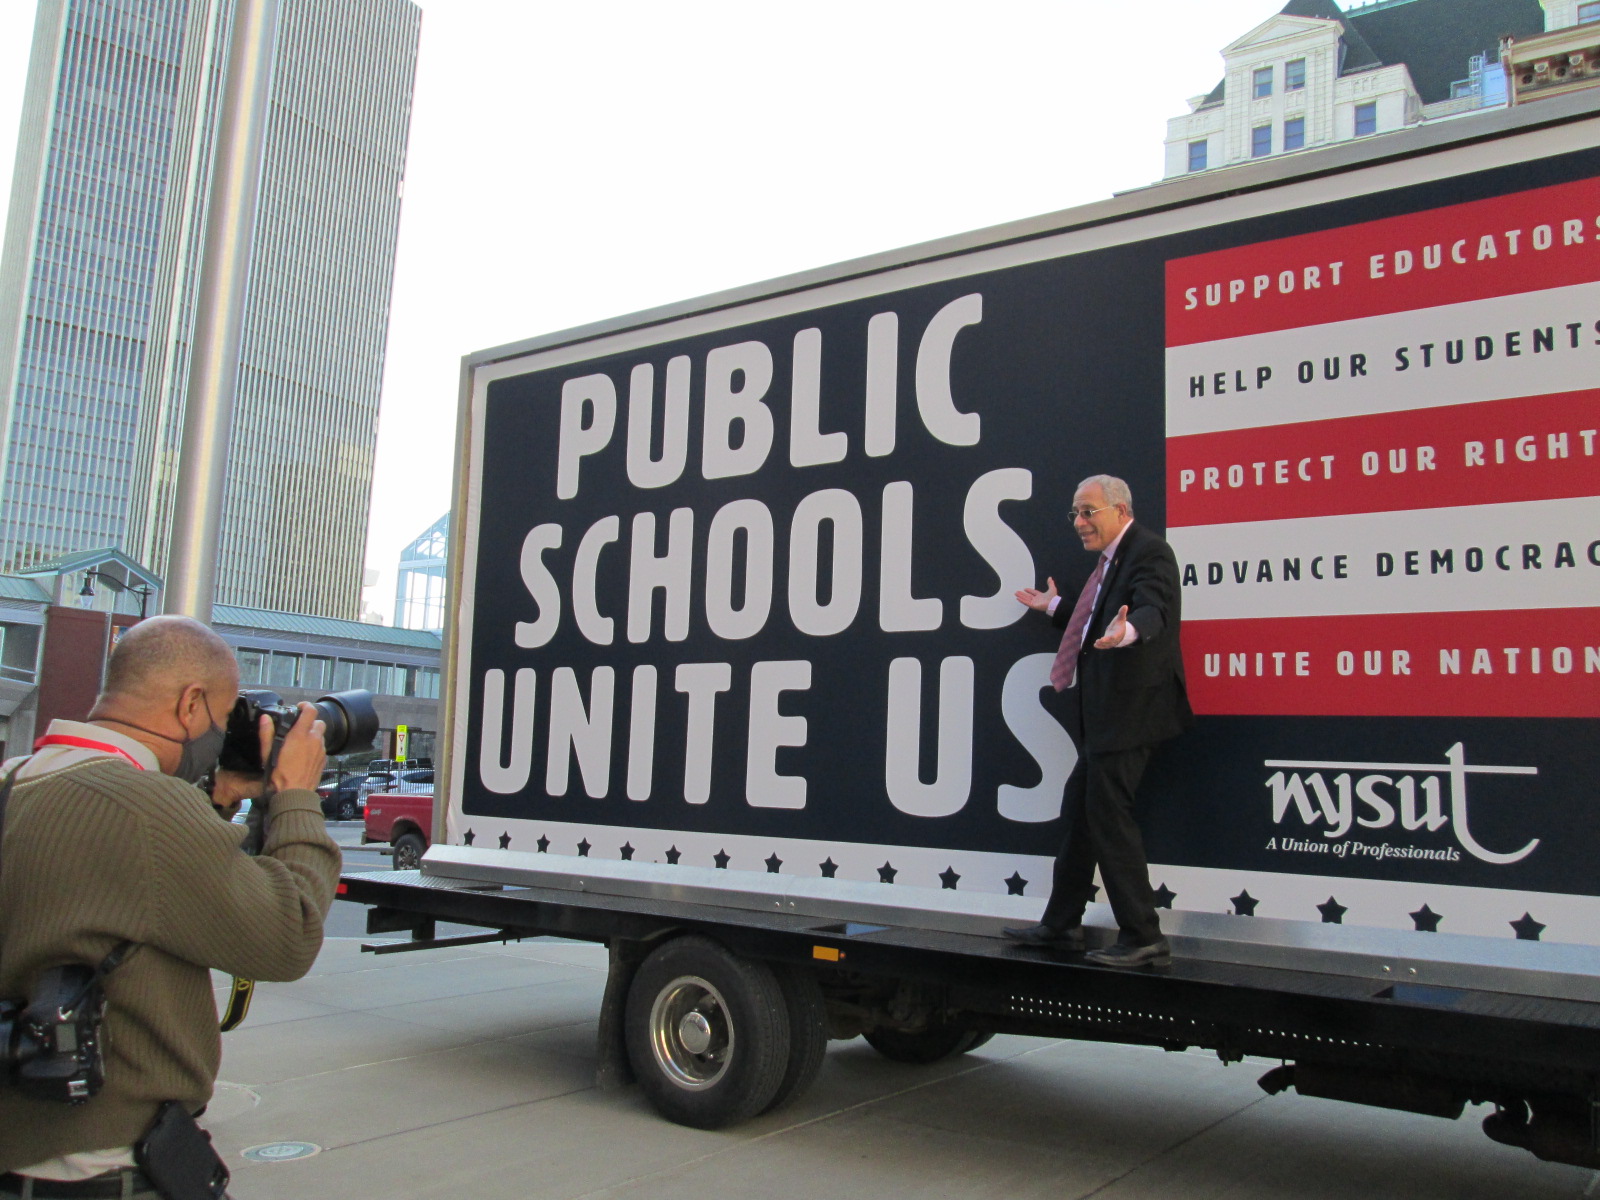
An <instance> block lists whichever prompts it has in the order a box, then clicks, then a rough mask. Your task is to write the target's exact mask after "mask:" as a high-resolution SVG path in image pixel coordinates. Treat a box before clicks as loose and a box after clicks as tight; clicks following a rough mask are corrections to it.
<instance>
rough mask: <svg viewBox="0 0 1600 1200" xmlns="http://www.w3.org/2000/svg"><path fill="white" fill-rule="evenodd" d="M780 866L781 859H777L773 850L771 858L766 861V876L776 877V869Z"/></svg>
mask: <svg viewBox="0 0 1600 1200" xmlns="http://www.w3.org/2000/svg"><path fill="white" fill-rule="evenodd" d="M781 866H783V859H781V858H779V857H778V852H777V851H776V850H774V851H773V852H772V857H771V858H769V859H767V874H768V875H776V874H777V873H778V868H779V867H781Z"/></svg>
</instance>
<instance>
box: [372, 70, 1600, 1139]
mask: <svg viewBox="0 0 1600 1200" xmlns="http://www.w3.org/2000/svg"><path fill="white" fill-rule="evenodd" d="M1596 110H1597V105H1596V103H1595V100H1594V98H1593V94H1592V93H1591V94H1590V96H1589V97H1587V98H1586V97H1582V96H1575V97H1568V98H1566V99H1565V100H1563V101H1560V102H1557V101H1551V102H1549V104H1548V105H1540V106H1532V107H1522V108H1518V109H1515V110H1512V111H1509V112H1504V113H1500V114H1494V115H1490V116H1485V117H1481V118H1479V119H1476V120H1474V121H1470V122H1459V123H1456V124H1455V125H1454V126H1453V127H1446V128H1438V127H1429V128H1427V129H1422V130H1416V131H1411V132H1408V133H1402V134H1395V135H1392V136H1387V137H1384V138H1382V139H1374V140H1373V141H1371V142H1366V143H1362V144H1357V145H1351V146H1344V147H1340V148H1336V149H1330V150H1325V151H1319V152H1317V153H1314V154H1308V155H1300V156H1291V157H1288V158H1285V159H1282V160H1280V161H1278V162H1274V163H1269V164H1263V165H1260V166H1252V167H1248V168H1241V169H1237V170H1230V171H1227V172H1220V173H1217V174H1215V175H1209V176H1200V177H1196V178H1193V179H1188V180H1183V181H1179V182H1176V183H1171V184H1165V185H1161V186H1157V187H1153V188H1149V189H1145V190H1143V191H1141V192H1138V193H1135V194H1131V195H1128V196H1124V197H1120V198H1118V199H1116V200H1113V201H1110V202H1107V203H1105V204H1099V205H1093V206H1089V207H1087V208H1083V209H1078V210H1073V211H1069V212H1066V213H1061V214H1056V215H1054V216H1052V217H1048V218H1041V219H1039V220H1037V221H1031V222H1023V223H1019V224H1017V225H1013V226H1006V227H1002V228H999V229H995V230H989V231H985V232H983V233H979V234H974V235H970V236H967V237H962V238H956V239H952V240H950V241H947V242H942V243H934V244H931V245H927V246H921V247H916V248H913V249H911V250H908V251H903V252H899V253H895V254H890V255H885V256H883V257H882V258H879V259H871V260H865V261H861V262H855V263H850V264H846V265H844V266H841V267H837V268H833V269H830V270H826V271H821V272H817V273H815V274H813V275H808V276H801V277H796V278H791V279H786V280H780V281H778V282H776V283H773V284H769V285H764V286H759V287H753V288H750V289H747V290H744V291H739V292H734V293H729V294H724V295H720V296H715V297H712V298H710V299H708V300H704V301H699V302H694V303H689V304H684V305H681V306H677V307H674V308H669V309H664V310H659V311H657V312H652V313H646V314H643V315H641V316H638V317H634V318H626V319H621V320H617V321H613V322H608V323H605V324H603V325H599V326H595V327H591V328H587V329H581V330H578V331H575V332H573V333H570V334H565V335H557V336H552V337H546V338H541V339H537V340H535V341H532V342H528V343H525V344H520V345H515V346H510V347H505V348H502V349H499V350H493V351H488V352H484V353H481V354H475V355H472V356H470V357H469V358H468V359H467V360H466V363H465V368H464V386H463V409H462V423H461V432H460V439H461V456H460V462H459V467H458V471H459V474H458V495H457V507H456V510H455V511H456V514H457V518H456V523H455V528H454V530H453V536H454V539H455V541H454V545H453V550H452V554H453V559H452V563H453V566H452V571H453V578H454V582H455V587H456V592H455V601H456V603H455V612H456V621H455V624H454V626H453V628H452V629H451V631H450V650H449V654H448V660H449V661H448V667H449V682H448V689H447V695H448V722H447V723H448V746H449V750H448V763H447V769H446V771H445V773H444V776H443V778H444V779H445V781H446V782H445V785H444V792H443V795H444V797H445V800H446V803H445V804H442V805H441V809H442V813H441V817H442V823H441V828H439V829H438V830H437V831H436V836H435V839H434V841H435V844H434V845H433V846H431V847H430V849H429V851H428V853H427V855H426V857H425V859H424V860H423V862H422V864H421V870H420V874H417V873H412V872H396V873H394V874H393V875H392V876H388V877H383V878H374V877H373V876H370V875H368V876H360V877H357V876H351V877H349V878H348V879H347V880H346V882H345V886H346V890H347V894H348V897H349V898H350V899H353V900H360V901H362V902H365V903H369V904H372V905H374V906H375V907H374V908H373V910H372V912H371V914H370V916H369V928H371V930H372V931H373V932H395V931H406V930H409V931H410V932H411V933H412V935H413V940H412V941H411V942H401V943H396V944H390V945H388V946H385V947H383V949H385V950H389V951H392V950H396V949H402V948H413V947H417V948H421V947H425V946H428V945H434V944H438V941H439V939H435V938H434V937H433V936H432V935H433V923H434V921H435V920H436V919H439V918H448V919H450V920H456V921H465V922H468V923H472V924H478V925H482V926H485V927H488V928H490V929H495V930H499V931H500V933H497V934H486V935H483V936H484V937H495V936H502V935H504V936H520V935H527V934H535V933H546V934H550V933H555V934H564V935H567V936H574V937H582V938H590V939H594V940H601V941H605V942H607V943H608V944H609V945H610V947H611V958H612V974H611V979H610V984H609V986H608V991H607V998H606V1001H605V1005H604V1011H603V1012H602V1014H601V1040H602V1051H603V1058H604V1062H605V1066H604V1067H603V1068H602V1071H603V1074H604V1075H605V1076H606V1077H607V1078H611V1079H626V1078H630V1077H636V1078H637V1079H638V1080H639V1082H640V1083H641V1084H642V1085H643V1086H645V1087H646V1089H647V1090H648V1092H649V1094H650V1096H651V1098H652V1100H653V1101H654V1102H655V1103H656V1104H657V1106H658V1107H659V1108H660V1109H661V1110H662V1111H663V1112H665V1113H666V1114H667V1115H669V1116H670V1117H672V1118H673V1119H676V1120H680V1121H685V1122H688V1123H692V1124H699V1125H718V1124H726V1123H728V1122H730V1121H734V1120H738V1119H741V1118H743V1117H746V1116H749V1115H751V1114H753V1113H756V1112H760V1111H763V1110H764V1109H767V1108H770V1107H772V1106H773V1105H774V1104H777V1103H780V1102H782V1101H783V1100H785V1099H787V1098H789V1097H790V1096H792V1095H794V1094H796V1093H797V1092H798V1091H799V1090H800V1089H801V1088H803V1087H804V1086H805V1085H806V1084H807V1083H809V1081H810V1077H811V1076H812V1075H813V1074H814V1073H815V1070H816V1067H817V1064H818V1063H819V1062H820V1061H821V1057H822V1053H823V1049H824V1047H825V1043H826V1040H827V1037H828V1036H829V1035H830V1034H831V1035H832V1036H835V1037H840V1036H852V1035H855V1034H859V1033H865V1035H866V1036H867V1037H868V1039H869V1040H870V1041H871V1042H872V1044H873V1045H874V1046H876V1047H877V1048H878V1049H880V1050H882V1051H883V1052H884V1053H885V1054H888V1055H890V1056H891V1057H895V1058H901V1059H905V1060H908V1061H932V1060H933V1059H935V1058H938V1057H941V1056H944V1055H948V1054H953V1053H959V1052H962V1051H965V1050H968V1049H971V1048H972V1047H973V1046H974V1045H975V1044H977V1043H978V1042H979V1041H981V1040H982V1039H983V1038H984V1037H985V1036H987V1035H988V1034H990V1033H993V1032H996V1031H1005V1032H1021V1033H1038V1034H1049V1035H1056V1036H1066V1037H1076V1038H1092V1039H1099V1040H1113V1041H1124V1042H1137V1043H1147V1044H1159V1045H1163V1046H1167V1047H1169V1048H1174V1049H1177V1048H1183V1047H1188V1046H1201V1047H1206V1048H1210V1049H1215V1050H1216V1051H1217V1053H1218V1055H1219V1057H1221V1058H1222V1059H1223V1060H1224V1061H1232V1060H1236V1059H1238V1058H1240V1057H1241V1056H1243V1055H1247V1054H1248V1055H1258V1056H1265V1057H1270V1058H1276V1059H1281V1060H1282V1061H1283V1065H1282V1066H1279V1067H1277V1068H1275V1069H1273V1070H1272V1071H1270V1072H1269V1073H1268V1074H1267V1075H1266V1076H1264V1077H1263V1080H1262V1083H1263V1086H1264V1087H1266V1088H1267V1089H1268V1090H1269V1091H1278V1090H1282V1089H1283V1088H1285V1087H1289V1086H1294V1087H1295V1088H1297V1089H1298V1090H1299V1091H1301V1092H1303V1093H1308V1094H1313V1095H1321V1096H1331V1097H1335V1098H1340V1099H1346V1100H1351V1101H1356V1102H1362V1103H1369V1104H1377V1105H1384V1106H1389V1107H1394V1108H1402V1109H1409V1110H1412V1111H1419V1112H1428V1113H1434V1114H1437V1115H1440V1116H1446V1117H1454V1116H1457V1115H1459V1114H1460V1113H1461V1112H1462V1111H1463V1108H1464V1105H1465V1104H1466V1103H1468V1102H1475V1103H1489V1104H1492V1105H1493V1106H1494V1107H1493V1110H1492V1111H1491V1112H1490V1113H1489V1115H1488V1116H1487V1118H1486V1120H1485V1128H1486V1130H1487V1131H1488V1132H1489V1133H1490V1134H1491V1135H1492V1136H1494V1137H1496V1138H1497V1139H1499V1140H1501V1141H1504V1142H1508V1143H1511V1144H1513V1145H1520V1146H1524V1147H1526V1148H1528V1149H1530V1150H1532V1151H1533V1152H1534V1153H1536V1154H1538V1155H1540V1156H1542V1157H1548V1158H1554V1159H1557V1160H1561V1161H1567V1162H1573V1163H1579V1164H1586V1165H1590V1166H1595V1165H1600V1082H1597V1081H1600V950H1597V943H1600V899H1597V895H1600V887H1597V883H1600V872H1597V870H1596V867H1595V849H1596V847H1597V845H1600V803H1597V798H1596V780H1597V779H1600V738H1597V736H1596V735H1597V734H1600V723H1597V721H1596V718H1597V717H1600V447H1597V445H1596V438H1597V436H1600V435H1597V430H1600V390H1597V388H1596V383H1597V381H1600V150H1597V149H1596V146H1597V145H1600V137H1597V133H1600V119H1597V116H1596ZM1100 472H1108V473H1111V474H1115V475H1120V476H1122V477H1123V478H1125V479H1126V480H1127V481H1128V483H1129V484H1130V486H1131V489H1132V493H1133V500H1134V512H1135V517H1136V519H1137V520H1138V521H1141V522H1145V523H1147V524H1148V525H1150V526H1152V527H1153V528H1156V529H1158V530H1162V531H1164V532H1165V534H1166V536H1167V537H1168V539H1169V540H1170V542H1171V544H1172V546H1173V548H1174V550H1175V551H1176V553H1177V556H1178V559H1179V563H1180V568H1181V571H1182V585H1183V586H1182V606H1183V625H1182V639H1183V649H1184V660H1185V664H1186V671H1187V678H1188V689H1189V695H1190V699H1191V701H1192V703H1193V706H1194V708H1195V710H1196V712H1197V714H1199V719H1198V722H1197V724H1196V726H1195V727H1194V728H1193V729H1192V730H1191V731H1190V732H1189V733H1187V734H1186V735H1184V736H1183V737H1181V738H1179V739H1178V740H1176V741H1174V742H1171V743H1168V744H1167V745H1166V746H1164V747H1163V748H1162V749H1161V750H1160V751H1159V752H1158V754H1157V755H1156V757H1155V759H1154V761H1153V763H1152V765H1151V767H1150V770H1149V772H1148V774H1147V776H1146V779H1145V782H1144V785H1143V787H1142V789H1141V793H1140V797H1141V806H1142V825H1143V828H1144V830H1145V836H1146V845H1147V849H1148V853H1149V859H1150V862H1151V864H1152V865H1151V881H1152V883H1153V884H1154V885H1155V886H1156V888H1157V895H1158V899H1159V901H1160V903H1161V904H1162V906H1163V907H1164V909H1166V910H1167V911H1165V912H1164V913H1163V924H1164V927H1165V929H1166V930H1167V931H1168V932H1169V934H1170V936H1171V938H1172V940H1173V943H1174V947H1175V951H1176V958H1175V961H1174V963H1173V965H1172V967H1171V968H1170V969H1167V970H1161V971H1149V970H1147V971H1137V972H1117V971H1111V970H1107V969H1104V968H1098V967H1095V966H1093V965H1089V964H1086V963H1085V962H1084V961H1083V960H1082V959H1081V958H1078V957H1073V956H1068V955H1061V956H1057V955H1054V954H1052V953H1050V952H1046V951H1040V950H1033V949H1028V948H1025V947H1018V946H1014V945H1011V944H1008V943H1007V942H1006V941H1005V940H1004V939H1003V938H1002V937H1001V936H1000V928H1001V926H1002V925H1004V924H1008V923H1009V924H1016V923H1025V922H1028V921H1032V920H1035V919H1037V917H1038V914H1039V912H1040V910H1041V908H1042V905H1043V902H1044V898H1045V895H1046V894H1047V892H1048V888H1049V881H1050V864H1051V858H1052V856H1053V854H1054V851H1055V849H1056V848H1057V845H1058V843H1059V841H1060V838H1061V831H1060V825H1061V822H1060V819H1059V818H1060V812H1061V801H1062V788H1063V784H1064V782H1065V780H1066V778H1067V774H1068V772H1069V771H1070V769H1071V767H1072V765H1073V763H1074V761H1075V750H1074V747H1073V744H1072V742H1071V740H1070V739H1069V738H1068V736H1067V735H1066V733H1065V732H1064V731H1063V729H1062V726H1061V724H1060V722H1059V720H1058V705H1059V704H1060V703H1061V697H1059V696H1058V695H1057V694H1056V693H1055V692H1054V691H1053V690H1052V689H1051V688H1050V686H1049V679H1048V676H1049V668H1050V663H1051V660H1052V657H1053V653H1054V650H1055V642H1056V640H1057V638H1058V636H1059V635H1058V633H1057V632H1055V631H1054V630H1053V629H1052V628H1051V627H1050V626H1049V625H1048V623H1046V622H1043V621H1040V620H1039V619H1038V618H1037V617H1032V616H1029V615H1028V613H1027V612H1026V610H1025V609H1024V608H1023V606H1022V605H1020V604H1018V602H1017V601H1016V600H1015V599H1014V597H1013V593H1014V592H1015V591H1016V590H1017V589H1018V588H1021V587H1025V586H1039V585H1042V583H1043V581H1044V578H1045V577H1046V576H1054V577H1055V578H1056V579H1057V581H1058V582H1059V583H1060V585H1061V590H1062V592H1063V594H1065V595H1066V596H1068V597H1071V596H1073V595H1075V594H1076V592H1077V590H1078V588H1079V587H1080V586H1081V585H1082V583H1083V581H1084V579H1085V577H1086V576H1087V574H1088V572H1089V570H1090V568H1091V566H1092V562H1091V561H1090V560H1091V556H1090V555H1087V554H1084V553H1083V552H1082V551H1081V549H1079V548H1078V547H1077V545H1076V539H1075V538H1073V537H1072V536H1071V528H1070V521H1069V518H1068V516H1067V513H1068V510H1069V507H1070V502H1071V498H1072V494H1073V491H1074V488H1075V486H1076V484H1077V483H1078V481H1080V480H1081V479H1083V478H1085V477H1087V476H1089V475H1093V474H1097V473H1100ZM1089 924H1090V925H1091V927H1100V928H1099V929H1098V930H1097V929H1094V928H1092V929H1091V940H1094V936H1095V935H1096V933H1098V935H1099V936H1100V937H1103V938H1105V939H1109V938H1110V937H1112V936H1114V932H1115V930H1114V927H1113V923H1112V922H1111V920H1110V917H1109V912H1108V911H1107V910H1105V909H1104V908H1103V907H1098V906H1092V907H1091V913H1090V918H1089Z"/></svg>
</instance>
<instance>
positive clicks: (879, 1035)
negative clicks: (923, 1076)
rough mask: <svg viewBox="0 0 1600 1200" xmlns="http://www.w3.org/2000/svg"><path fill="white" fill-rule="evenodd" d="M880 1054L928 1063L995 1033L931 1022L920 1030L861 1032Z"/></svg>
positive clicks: (895, 1058) (958, 1051) (897, 1059)
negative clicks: (914, 1031)
mask: <svg viewBox="0 0 1600 1200" xmlns="http://www.w3.org/2000/svg"><path fill="white" fill-rule="evenodd" d="M861 1036H862V1037H864V1038H866V1039H867V1045H869V1046H871V1047H872V1048H873V1049H874V1050H876V1051H877V1052H878V1053H879V1054H881V1055H883V1056H884V1057H885V1058H887V1059H892V1060H893V1061H894V1062H900V1063H912V1064H915V1065H917V1066H926V1065H927V1064H929V1063H936V1062H941V1061H943V1060H944V1059H947V1058H952V1057H954V1056H955V1055H957V1054H965V1053H966V1052H967V1051H968V1050H973V1049H976V1048H977V1047H979V1046H981V1045H983V1043H984V1042H987V1041H988V1040H989V1039H990V1038H991V1037H993V1036H994V1035H993V1034H987V1033H980V1032H979V1031H978V1030H976V1029H963V1028H962V1027H961V1026H959V1025H930V1026H929V1027H928V1028H927V1029H924V1030H922V1031H921V1032H920V1033H906V1032H905V1031H904V1030H900V1029H873V1030H870V1031H868V1032H867V1033H864V1034H862V1035H861Z"/></svg>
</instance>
